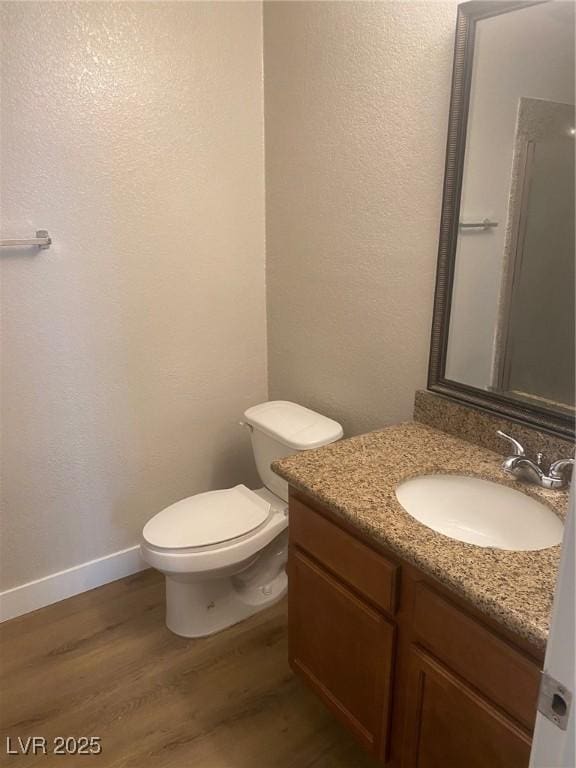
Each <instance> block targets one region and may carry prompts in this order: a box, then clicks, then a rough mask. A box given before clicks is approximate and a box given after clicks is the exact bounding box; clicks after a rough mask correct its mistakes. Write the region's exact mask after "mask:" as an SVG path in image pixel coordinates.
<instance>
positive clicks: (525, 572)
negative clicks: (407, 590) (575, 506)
mask: <svg viewBox="0 0 576 768" xmlns="http://www.w3.org/2000/svg"><path fill="white" fill-rule="evenodd" d="M500 462H501V457H500V456H499V455H497V454H495V453H493V452H492V451H488V450H486V449H485V448H480V447H478V446H476V445H472V444H471V443H468V442H466V441H464V440H461V439H459V438H456V437H453V436H452V435H448V434H446V433H445V432H441V431H439V430H435V429H433V428H431V427H428V426H426V425H423V424H418V423H407V424H399V425H396V426H392V427H387V428H385V429H382V430H379V431H376V432H369V433H368V434H366V435H360V436H358V437H353V438H350V439H348V440H341V441H340V442H338V443H334V444H332V445H329V446H326V447H325V448H320V449H317V450H313V451H305V452H302V453H297V454H294V455H292V456H289V457H287V458H285V459H281V460H280V461H277V462H275V463H274V464H272V468H273V469H274V471H275V472H277V474H279V475H280V476H281V477H283V478H285V479H286V480H288V482H289V483H291V484H292V485H294V486H295V487H296V488H299V489H300V490H302V491H304V492H305V493H307V494H308V495H309V496H311V497H313V498H314V499H316V500H317V501H319V502H321V503H322V504H325V505H326V506H328V507H329V508H330V509H331V510H332V511H333V512H335V513H336V514H339V515H342V516H343V517H344V518H346V520H348V521H349V522H350V523H352V524H353V525H355V526H357V527H358V528H360V529H361V530H362V531H363V532H364V533H365V534H367V535H368V536H370V537H372V538H373V539H375V540H377V541H378V542H380V543H381V544H383V545H384V546H386V547H388V548H389V549H390V550H392V551H394V552H396V553H397V554H398V555H399V556H400V557H402V558H404V559H405V560H407V561H408V562H410V563H412V564H413V565H415V566H417V567H418V568H420V569H421V570H422V571H424V572H425V573H427V574H429V575H431V576H433V577H434V578H436V579H438V581H440V582H442V583H443V584H444V585H446V586H447V587H449V588H450V589H452V590H453V591H454V592H456V593H458V594H459V595H461V596H463V597H465V598H467V599H469V600H471V601H472V603H473V604H474V605H475V606H476V607H477V608H478V609H479V610H480V611H482V612H484V613H486V614H488V615H489V616H491V617H493V618H495V619H496V620H497V621H499V622H501V623H503V624H504V625H506V627H508V628H509V629H510V630H512V631H513V632H515V633H517V634H518V635H520V636H522V637H524V638H526V639H527V640H528V641H529V642H531V643H532V644H533V645H534V646H536V647H537V648H539V649H542V648H543V647H544V646H545V644H546V640H547V637H548V631H549V621H550V611H551V607H552V598H553V593H554V587H555V582H556V574H557V570H558V562H559V556H560V546H556V547H551V548H549V549H545V550H540V551H537V552H510V551H504V550H499V549H489V548H482V547H477V546H474V545H472V544H465V543H463V542H460V541H456V540H454V539H450V538H448V537H447V536H444V535H442V534H440V533H436V532H435V531H433V530H431V529H430V528H427V527H426V526H425V525H423V524H422V523H419V522H418V521H417V520H415V519H414V518H412V517H411V516H410V515H409V514H408V513H407V512H405V511H404V509H403V508H402V506H401V505H400V503H399V502H398V500H397V499H396V495H395V488H396V486H397V485H398V484H399V483H400V482H401V481H402V480H405V479H407V478H409V477H415V476H416V475H422V474H429V473H443V474H467V475H474V476H476V477H482V478H485V479H488V480H494V481H496V482H500V483H502V484H503V485H508V486H510V487H512V488H516V489H518V490H523V491H524V492H526V493H528V494H529V495H531V496H534V497H536V498H538V499H540V500H542V501H544V502H545V503H547V504H548V505H549V506H551V507H552V508H553V509H554V510H555V512H556V513H557V514H558V515H559V516H560V517H562V518H563V517H564V516H565V514H566V509H567V503H568V494H567V493H564V492H562V491H545V490H543V489H540V488H537V487H536V486H533V485H526V484H525V483H519V482H516V481H514V480H512V479H509V478H508V477H506V476H505V475H504V474H503V472H502V470H501V468H500Z"/></svg>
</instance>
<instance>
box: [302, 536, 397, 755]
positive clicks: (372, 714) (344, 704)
mask: <svg viewBox="0 0 576 768" xmlns="http://www.w3.org/2000/svg"><path fill="white" fill-rule="evenodd" d="M288 601H289V653H290V663H291V665H292V667H293V669H294V670H295V671H296V672H298V673H299V674H300V675H301V676H302V677H303V678H304V679H305V680H306V681H307V682H308V684H309V685H310V686H311V687H312V688H313V689H314V690H315V691H316V692H317V693H318V694H319V695H320V696H321V697H322V699H323V700H324V701H325V703H326V704H327V705H328V706H329V707H330V708H331V709H332V711H333V712H334V713H335V714H336V716H337V717H338V718H339V719H340V720H341V721H342V722H343V723H344V724H345V725H346V726H347V727H348V728H349V729H351V730H352V732H353V733H354V734H355V735H356V737H357V738H358V739H359V740H360V741H361V742H362V743H363V744H364V746H365V747H366V748H367V749H368V750H369V751H370V752H372V753H373V754H375V755H378V756H381V757H384V756H385V751H386V741H387V728H388V707H389V698H390V678H391V668H392V654H393V643H394V627H393V626H392V625H391V624H390V623H389V622H388V621H386V619H384V617H383V616H381V615H380V614H379V613H378V612H377V611H375V610H373V609H372V608H371V607H370V606H368V605H367V604H366V603H364V602H363V601H362V600H361V599H360V598H358V597H356V595H354V594H353V593H352V592H351V591H350V590H349V589H347V588H346V587H344V586H343V585H342V584H340V582H338V581H337V580H336V579H335V578H334V577H332V576H331V575H330V574H328V573H327V572H326V571H324V569H323V568H322V567H320V566H318V565H316V564H315V563H314V562H313V561H312V560H310V559H309V558H307V557H306V556H305V555H304V554H302V553H301V552H300V551H299V550H297V549H295V548H294V547H293V548H291V550H290V560H289V588H288Z"/></svg>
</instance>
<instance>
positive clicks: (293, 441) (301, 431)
mask: <svg viewBox="0 0 576 768" xmlns="http://www.w3.org/2000/svg"><path fill="white" fill-rule="evenodd" d="M244 418H245V420H246V421H247V422H248V424H250V425H251V426H252V427H254V429H259V430H260V431H262V432H264V433H265V434H266V435H269V436H270V437H273V438H274V439H275V440H278V441H279V442H281V443H283V444H284V445H286V446H288V447H289V448H294V449H295V450H297V451H307V450H310V449H312V448H320V447H321V446H322V445H328V444H329V443H333V442H334V441H335V440H339V439H340V438H341V437H342V435H343V434H344V433H343V431H342V427H341V426H340V424H338V422H337V421H334V420H333V419H329V418H328V417H327V416H322V414H321V413H316V411H312V410H310V408H304V406H302V405H298V404H297V403H290V402H288V401H287V400H271V401H270V402H267V403H261V404H260V405H254V406H253V407H252V408H248V410H247V411H245V413H244Z"/></svg>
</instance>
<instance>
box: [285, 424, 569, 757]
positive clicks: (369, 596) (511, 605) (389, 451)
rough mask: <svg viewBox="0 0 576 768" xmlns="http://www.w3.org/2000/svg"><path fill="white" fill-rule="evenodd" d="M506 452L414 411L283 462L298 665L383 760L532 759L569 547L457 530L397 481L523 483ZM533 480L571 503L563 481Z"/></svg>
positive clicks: (554, 498) (553, 502) (554, 501)
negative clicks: (507, 466) (407, 420)
mask: <svg viewBox="0 0 576 768" xmlns="http://www.w3.org/2000/svg"><path fill="white" fill-rule="evenodd" d="M500 465H501V457H500V456H498V455H496V454H494V453H492V452H491V451H488V450H486V449H484V448H481V447H478V446H474V445H472V444H470V443H467V442H465V441H463V440H460V439H458V438H455V437H453V436H450V435H447V434H445V433H443V432H440V431H438V430H434V429H431V428H430V427H427V426H424V425H422V424H417V423H411V424H402V425H398V426H394V427H389V428H386V429H384V430H381V431H378V432H373V433H369V434H368V435H363V436H360V437H357V438H352V439H350V440H345V441H342V442H340V443H336V444H334V445H332V446H329V447H328V448H324V449H322V450H321V451H312V452H307V453H302V454H299V455H296V456H292V457H288V458H286V459H282V460H281V461H279V462H277V463H276V464H275V465H274V467H275V469H276V471H277V472H278V473H279V474H281V476H282V477H284V478H285V479H287V480H288V482H289V483H291V494H290V525H289V531H290V553H289V567H288V577H289V589H288V599H289V655H290V663H291V666H292V668H293V669H294V671H295V672H296V673H297V674H298V675H299V676H300V677H301V678H302V679H303V680H304V681H305V682H306V683H307V684H308V685H309V686H310V687H311V688H312V689H313V690H314V691H315V692H316V693H317V694H318V695H319V696H320V697H321V698H322V700H323V701H324V702H325V704H326V705H327V706H328V707H329V708H330V709H331V710H332V712H333V713H334V714H335V715H336V717H337V718H338V719H339V720H340V721H341V722H342V723H343V724H344V726H345V727H347V728H348V729H349V730H350V731H351V732H352V733H353V734H354V736H355V737H356V738H357V739H358V740H359V741H360V742H361V743H362V744H363V746H364V747H365V748H366V749H367V750H368V751H369V752H370V753H372V754H373V755H374V756H375V757H376V758H377V759H378V760H379V761H380V762H381V763H382V764H389V765H391V766H401V767H402V768H415V767H416V766H426V768H446V766H455V767H456V766H466V767H467V768H487V767H488V766H490V768H526V766H528V761H529V754H530V746H531V737H532V731H533V728H534V722H535V718H536V708H537V697H538V689H539V683H540V670H541V668H542V664H543V658H544V647H545V642H546V636H547V628H548V619H549V613H550V607H551V601H552V596H553V591H554V582H555V577H556V569H557V563H558V557H559V550H560V547H559V546H555V547H549V548H547V549H543V550H538V551H525V552H516V551H504V550H496V549H493V548H483V547H478V546H473V545H470V544H466V543H464V542H461V541H456V540H454V539H451V538H448V537H446V536H443V535H442V534H439V533H436V532H435V531H433V530H431V529H430V528H427V527H426V526H424V525H422V524H421V523H419V522H418V521H416V520H414V519H413V518H411V517H410V516H409V515H408V514H407V513H406V512H405V511H404V509H403V508H402V507H401V505H400V503H399V502H398V499H397V498H396V495H395V489H396V488H397V487H398V485H399V484H401V483H402V482H403V481H404V480H405V479H406V478H408V477H413V476H415V475H419V474H423V473H431V474H437V473H448V474H456V473H461V474H472V475H475V476H477V477H482V478H485V479H489V480H492V481H495V482H503V483H505V484H507V485H511V483H512V481H510V480H508V479H507V478H506V477H505V476H504V475H503V473H502V470H501V466H500ZM514 486H515V487H517V488H518V487H521V486H520V484H519V483H514ZM527 490H528V492H529V493H530V494H532V495H533V496H534V498H539V499H540V500H542V501H544V502H545V503H546V504H548V505H550V507H551V508H554V509H555V511H556V512H557V514H558V515H559V516H560V517H561V516H562V514H563V511H564V509H565V505H566V494H565V493H563V492H559V493H558V492H555V493H553V492H550V491H548V492H547V491H543V490H541V489H535V488H534V489H530V488H528V489H527Z"/></svg>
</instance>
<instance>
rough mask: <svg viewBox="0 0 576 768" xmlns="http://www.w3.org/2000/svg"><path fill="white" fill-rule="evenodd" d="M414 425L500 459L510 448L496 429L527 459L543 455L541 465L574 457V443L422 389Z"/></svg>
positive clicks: (416, 405) (416, 397)
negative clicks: (519, 447)
mask: <svg viewBox="0 0 576 768" xmlns="http://www.w3.org/2000/svg"><path fill="white" fill-rule="evenodd" d="M414 421H419V422H421V423H422V424H427V425H428V426H429V427H434V428H435V429H441V430H442V431H443V432H448V433H450V434H451V435H455V436H456V437H461V438H463V439H464V440H467V441H468V442H470V443H474V444H475V445H481V446H482V447H483V448H488V450H490V451H496V453H501V454H502V455H503V456H507V455H508V454H509V452H510V446H509V445H508V443H507V442H506V441H505V440H502V438H501V437H498V435H497V434H496V431H497V430H498V429H501V430H502V431H503V432H506V433H507V434H508V435H512V436H513V437H515V438H516V439H517V440H519V441H520V442H521V443H522V445H523V446H524V448H525V449H526V453H527V455H528V456H536V454H537V453H538V452H539V451H541V452H542V453H543V454H544V464H549V463H550V462H552V461H556V459H567V458H569V457H570V456H574V443H573V442H572V441H570V440H569V439H567V438H563V437H558V436H556V435H550V434H548V433H547V432H542V431H540V430H538V429H535V428H534V427H530V426H528V425H527V424H520V423H519V422H517V421H511V420H510V419H506V418H504V417H503V416H498V415H496V414H493V413H488V412H487V411H481V410H478V409H477V408H471V407H470V406H469V405H467V404H465V403H458V402H457V401H456V400H451V399H450V398H448V397H442V395H438V394H436V392H429V391H428V390H424V389H421V390H419V391H418V392H416V396H415V399H414Z"/></svg>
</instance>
